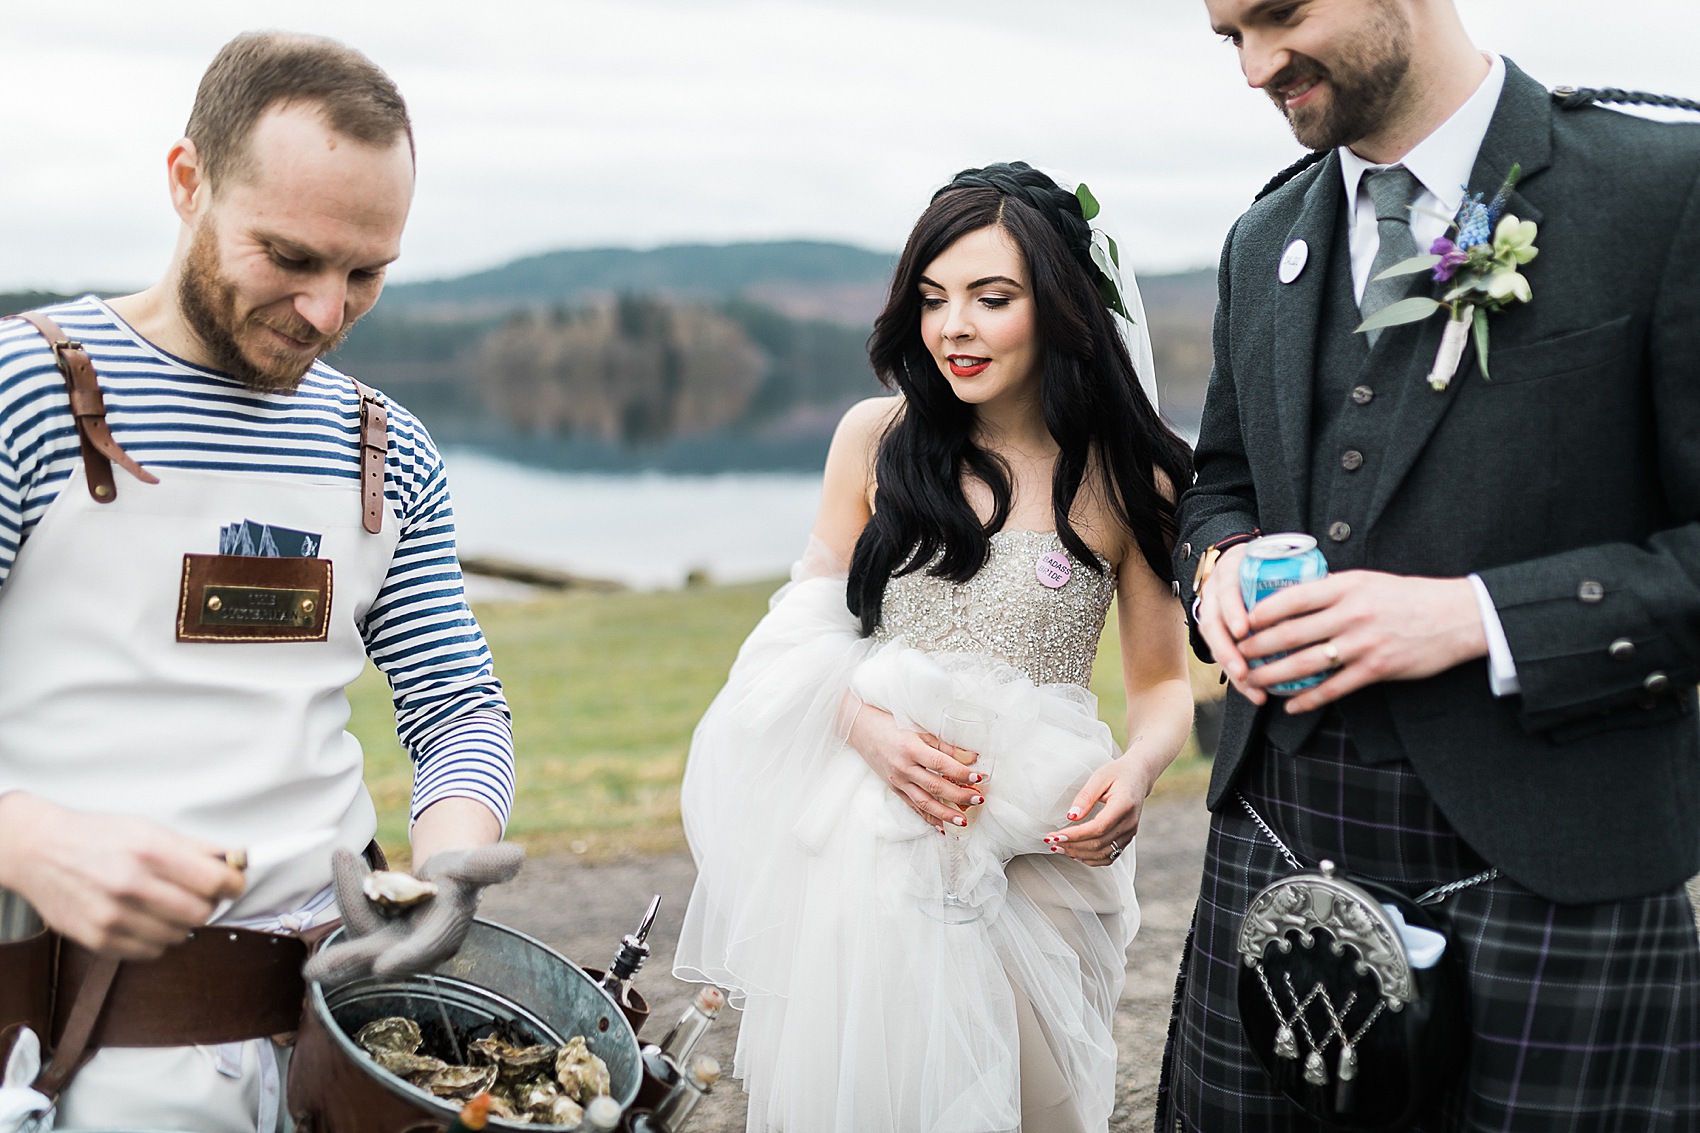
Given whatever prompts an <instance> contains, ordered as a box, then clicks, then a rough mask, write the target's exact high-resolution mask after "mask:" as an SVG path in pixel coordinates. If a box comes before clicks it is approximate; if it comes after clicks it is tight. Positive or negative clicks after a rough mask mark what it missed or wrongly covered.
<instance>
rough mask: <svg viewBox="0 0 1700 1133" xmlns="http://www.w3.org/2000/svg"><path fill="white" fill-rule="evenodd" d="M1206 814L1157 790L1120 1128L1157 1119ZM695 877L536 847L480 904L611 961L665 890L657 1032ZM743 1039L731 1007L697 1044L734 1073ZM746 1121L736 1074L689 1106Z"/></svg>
mask: <svg viewBox="0 0 1700 1133" xmlns="http://www.w3.org/2000/svg"><path fill="white" fill-rule="evenodd" d="M1208 821H1209V816H1208V814H1207V813H1206V812H1205V809H1204V804H1203V802H1202V800H1200V799H1198V798H1196V797H1194V796H1191V795H1188V794H1173V795H1159V796H1158V797H1156V798H1154V799H1152V800H1151V801H1150V802H1149V803H1148V804H1147V806H1146V811H1145V818H1144V821H1143V823H1142V825H1141V827H1140V834H1139V850H1138V853H1139V873H1138V877H1137V879H1136V881H1135V886H1136V889H1137V891H1138V894H1139V906H1140V910H1141V913H1142V922H1141V927H1140V930H1139V936H1138V938H1137V939H1136V940H1135V941H1134V943H1133V946H1132V947H1131V948H1130V949H1129V950H1128V955H1129V960H1128V966H1127V974H1128V980H1127V988H1126V990H1125V991H1123V993H1122V999H1121V1005H1120V1007H1119V1008H1118V1009H1117V1011H1116V1026H1115V1033H1116V1043H1117V1045H1118V1047H1119V1048H1120V1050H1121V1067H1120V1072H1119V1080H1118V1082H1117V1087H1116V1092H1117V1104H1116V1111H1115V1114H1114V1116H1113V1117H1112V1118H1111V1121H1110V1128H1111V1130H1112V1131H1113V1133H1130V1131H1133V1130H1141V1131H1143V1130H1147V1129H1150V1128H1151V1120H1152V1106H1153V1103H1154V1102H1155V1100H1156V1094H1157V1069H1158V1063H1159V1060H1160V1059H1161V1058H1162V1054H1163V1038H1164V1034H1165V1032H1166V1029H1167V1027H1168V1020H1169V999H1170V996H1171V995H1172V993H1173V991H1174V982H1175V971H1176V968H1177V967H1178V965H1179V963H1180V952H1181V944H1182V942H1183V941H1184V940H1185V938H1186V929H1187V924H1188V922H1189V920H1190V919H1191V917H1192V903H1193V899H1194V898H1195V897H1196V896H1197V894H1198V880H1199V875H1200V873H1201V872H1202V867H1203V862H1204V836H1205V830H1206V826H1207V825H1208ZM695 877H696V870H695V868H694V867H693V865H692V863H691V858H690V855H689V854H687V853H675V854H664V855H658V856H653V857H644V858H631V859H625V860H616V861H611V862H602V863H590V862H587V861H585V860H584V859H582V858H579V857H576V856H574V855H572V854H570V853H565V854H547V855H539V856H534V857H533V858H531V859H530V860H529V861H528V862H527V863H526V867H525V870H524V871H523V872H522V873H521V874H520V876H519V877H518V878H517V879H516V880H515V881H514V882H513V883H511V884H509V885H504V886H499V887H497V888H495V889H492V890H490V892H489V894H488V895H487V897H486V898H485V900H484V904H483V906H482V908H481V909H480V913H481V915H483V916H486V917H489V918H490V919H492V920H495V921H500V922H501V923H503V924H507V925H512V926H513V927H514V928H517V929H519V930H520V931H521V932H525V933H529V934H531V935H532V936H535V937H537V938H538V939H539V940H542V941H544V942H546V943H548V944H550V945H551V946H553V947H554V948H556V949H558V950H560V951H561V952H562V953H564V954H565V955H567V956H569V957H571V958H572V959H574V960H577V961H578V962H579V963H581V964H585V965H588V966H591V967H605V966H606V965H607V963H608V960H609V958H611V957H612V956H613V954H614V950H615V948H616V947H617V946H618V944H619V940H620V937H621V936H623V935H624V934H626V933H628V932H630V931H632V929H633V928H635V927H636V925H637V921H638V918H639V917H640V916H641V915H642V914H643V909H644V906H645V904H647V902H648V900H649V897H650V895H651V894H652V893H660V894H661V895H662V905H661V915H660V918H659V919H658V921H657V922H656V926H655V929H654V931H653V932H652V933H651V935H650V942H651V944H652V945H653V947H654V952H653V953H652V954H651V955H650V958H649V962H648V964H647V966H646V967H645V968H644V970H643V972H642V974H640V975H639V976H638V979H637V985H638V988H639V990H641V991H642V992H643V993H644V995H645V996H646V997H648V999H649V1001H650V1005H651V1010H652V1015H651V1022H650V1023H649V1025H648V1026H647V1027H646V1028H645V1029H644V1037H645V1038H647V1039H652V1040H655V1039H659V1037H660V1036H661V1035H662V1034H663V1033H665V1032H666V1030H667V1028H668V1027H669V1026H671V1025H672V1023H673V1021H674V1020H675V1019H677V1018H678V1016H679V1015H680V1013H681V1012H683V1011H684V1009H685V1005H686V1003H687V1002H688V1000H689V997H690V995H691V992H692V989H693V987H694V985H686V984H681V983H678V982H677V981H675V980H674V979H673V978H672V977H671V976H670V975H669V973H670V972H671V970H672V966H673V943H674V942H675V941H676V940H678V937H679V925H680V922H681V921H682V919H683V916H684V911H685V901H686V899H687V898H688V897H689V896H690V892H691V885H692V883H693V881H694V880H695ZM736 1040H737V1014H736V1013H735V1012H732V1011H727V1012H725V1013H724V1014H723V1015H722V1016H721V1018H720V1020H719V1021H718V1022H717V1023H716V1024H715V1026H714V1027H713V1028H712V1029H711V1030H710V1031H709V1032H708V1035H707V1036H706V1037H705V1038H704V1039H703V1042H702V1046H701V1050H702V1051H703V1053H705V1054H711V1055H713V1056H714V1057H716V1058H718V1059H719V1060H720V1064H721V1065H722V1066H723V1067H726V1068H727V1070H728V1071H730V1069H731V1066H732V1049H733V1046H734V1044H735V1042H736ZM743 1128H744V1095H743V1093H742V1091H741V1090H740V1089H739V1088H738V1085H737V1083H736V1082H734V1081H732V1080H730V1079H728V1080H727V1081H726V1082H724V1083H723V1084H722V1085H721V1087H720V1088H719V1089H717V1090H716V1091H715V1092H714V1094H713V1096H711V1097H710V1098H709V1099H708V1100H707V1101H706V1102H704V1104H703V1105H702V1107H700V1108H699V1109H698V1110H697V1112H696V1114H694V1115H692V1119H691V1122H690V1126H689V1129H690V1133H739V1131H741V1130H742V1129H743Z"/></svg>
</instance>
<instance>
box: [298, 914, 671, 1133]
mask: <svg viewBox="0 0 1700 1133" xmlns="http://www.w3.org/2000/svg"><path fill="white" fill-rule="evenodd" d="M341 936H342V930H341V929H338V930H337V931H336V932H334V933H332V934H331V935H330V936H328V937H327V938H326V939H325V944H324V946H325V947H327V948H328V947H330V946H331V945H333V944H335V943H336V942H337V941H338V940H339V939H341ZM389 1015H405V1016H407V1017H409V1018H411V1019H413V1020H415V1021H416V1022H418V1023H419V1025H420V1027H421V1029H422V1030H423V1031H424V1032H425V1034H426V1036H427V1045H430V1044H431V1042H432V1039H433V1037H434V1036H441V1035H442V1034H443V1033H444V1032H458V1033H460V1034H464V1033H465V1032H466V1031H467V1030H471V1029H474V1028H477V1027H479V1026H484V1025H489V1024H492V1023H498V1022H499V1023H504V1024H512V1029H513V1031H514V1032H515V1033H516V1036H517V1037H518V1038H520V1039H522V1040H523V1041H527V1042H550V1043H562V1042H565V1041H566V1040H567V1039H568V1038H570V1037H572V1036H573V1035H583V1036H584V1038H585V1041H586V1043H587V1044H588V1045H589V1047H590V1049H591V1052H592V1053H594V1054H595V1055H597V1056H598V1057H599V1058H601V1059H602V1060H603V1061H604V1062H606V1063H607V1064H608V1076H609V1079H610V1082H611V1091H610V1092H611V1093H612V1094H613V1096H614V1099H615V1100H616V1101H618V1102H619V1103H620V1105H621V1106H622V1107H624V1106H629V1105H631V1103H632V1101H633V1100H634V1099H635V1098H636V1097H637V1092H638V1086H639V1084H640V1082H641V1081H642V1077H643V1062H642V1060H641V1059H640V1057H639V1055H638V1044H637V1036H636V1035H635V1034H634V1033H633V1031H632V1028H631V1024H629V1023H628V1022H627V1021H626V1018H625V1016H624V1015H623V1014H622V1013H621V1011H620V1008H619V1006H618V1005H617V1004H616V1003H615V1002H614V1000H613V998H612V997H611V996H609V995H608V993H607V992H605V991H603V990H602V989H601V988H600V987H598V986H597V985H596V983H595V982H594V981H593V980H592V979H591V978H590V977H589V976H587V975H585V973H584V970H583V969H581V968H580V967H579V966H578V965H576V964H574V963H573V962H572V961H571V960H568V959H567V958H566V957H564V956H562V955H561V954H560V953H558V952H556V951H555V950H554V949H552V948H550V947H548V946H547V945H545V944H542V943H540V942H538V941H536V940H533V939H532V938H531V937H529V936H526V935H525V934H524V933H520V932H515V931H514V930H513V929H511V928H507V927H504V926H502V925H499V924H495V923H493V922H491V921H484V920H479V921H475V922H474V923H473V926H472V931H471V932H470V933H469V934H468V935H467V938H466V942H465V943H464V944H463V945H461V948H460V951H459V952H458V953H457V954H456V955H455V956H454V957H453V958H452V959H449V960H447V961H445V962H444V963H443V964H441V965H440V966H438V968H437V969H436V971H435V972H434V973H433V974H431V975H430V976H408V977H402V978H389V979H379V978H373V979H366V980H358V981H356V982H354V983H351V984H348V985H346V986H344V987H340V988H337V989H336V990H334V991H330V992H327V991H326V990H325V989H324V987H322V986H321V985H319V984H314V985H312V986H311V987H310V988H308V991H307V1003H306V1012H305V1015H304V1017H303V1020H302V1029H301V1034H300V1037H299V1039H298V1041H297V1043H296V1047H295V1052H294V1057H293V1059H292V1060H291V1065H290V1073H289V1110H290V1115H291V1116H292V1117H293V1118H294V1120H295V1122H296V1126H297V1128H298V1129H300V1130H302V1131H303V1133H308V1131H311V1133H426V1131H429V1130H441V1129H446V1128H447V1126H448V1125H449V1123H450V1122H451V1121H453V1120H454V1118H455V1116H456V1114H457V1112H458V1110H457V1108H456V1107H455V1106H453V1105H452V1104H451V1103H448V1102H444V1101H442V1100H440V1099H438V1098H436V1097H433V1096H432V1095H431V1094H429V1093H427V1092H425V1091H424V1090H421V1089H420V1088H418V1087H417V1086H414V1085H412V1084H411V1083H409V1082H407V1081H405V1080H404V1079H401V1078H398V1077H396V1076H394V1075H392V1074H389V1073H387V1072H386V1071H384V1070H382V1069H380V1068H379V1067H378V1064H377V1063H375V1062H373V1061H372V1060H371V1059H370V1058H369V1057H368V1056H367V1055H366V1053H365V1051H363V1050H361V1049H360V1047H359V1046H357V1045H356V1044H355V1042H354V1034H355V1032H356V1031H358V1030H359V1029H360V1028H361V1027H362V1026H364V1025H365V1024H366V1023H369V1022H371V1021H372V1020H373V1019H379V1018H383V1017H385V1016H389ZM491 1125H492V1126H496V1127H502V1128H520V1126H518V1125H510V1123H508V1122H505V1121H501V1120H499V1119H492V1121H491ZM525 1128H531V1129H539V1128H542V1129H547V1128H560V1127H559V1126H555V1127H551V1126H538V1125H531V1126H526V1127H525Z"/></svg>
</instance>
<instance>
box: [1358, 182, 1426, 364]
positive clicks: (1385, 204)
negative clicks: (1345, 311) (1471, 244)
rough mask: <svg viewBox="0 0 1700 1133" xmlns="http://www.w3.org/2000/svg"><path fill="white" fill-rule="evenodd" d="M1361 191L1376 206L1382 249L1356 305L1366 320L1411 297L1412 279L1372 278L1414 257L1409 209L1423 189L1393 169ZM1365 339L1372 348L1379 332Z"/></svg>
mask: <svg viewBox="0 0 1700 1133" xmlns="http://www.w3.org/2000/svg"><path fill="white" fill-rule="evenodd" d="M1364 188H1365V190H1367V191H1368V193H1369V199H1370V200H1371V201H1373V202H1374V203H1375V228H1376V232H1377V233H1378V234H1379V235H1380V237H1381V247H1380V249H1379V250H1377V251H1376V253H1375V262H1374V263H1373V264H1371V265H1370V269H1369V283H1368V285H1367V286H1365V287H1364V297H1363V298H1362V299H1361V300H1359V302H1358V311H1359V313H1361V314H1362V315H1363V317H1364V318H1366V319H1367V318H1369V317H1370V316H1371V315H1373V314H1375V313H1376V312H1377V311H1379V310H1381V309H1382V308H1383V307H1386V306H1388V305H1389V304H1392V303H1396V302H1398V301H1399V300H1400V299H1403V298H1405V297H1406V296H1407V295H1409V294H1410V290H1411V280H1412V278H1413V277H1412V276H1408V275H1399V276H1394V277H1393V278H1392V279H1383V280H1379V281H1378V280H1377V279H1376V278H1375V277H1376V276H1378V275H1380V274H1381V273H1382V272H1384V271H1386V270H1387V269H1388V268H1390V267H1392V266H1393V265H1394V264H1397V263H1400V262H1401V261H1404V260H1408V259H1410V258H1411V257H1412V256H1414V255H1416V254H1417V241H1416V238H1415V237H1414V236H1412V235H1411V205H1412V204H1413V203H1414V202H1415V201H1416V199H1417V197H1418V196H1420V195H1421V194H1422V191H1423V186H1422V182H1421V181H1418V180H1417V179H1416V178H1415V177H1414V176H1412V175H1411V171H1410V170H1408V169H1406V168H1405V167H1404V166H1403V165H1395V166H1394V167H1393V168H1391V169H1383V170H1381V171H1380V172H1379V173H1371V174H1370V175H1369V176H1368V177H1366V178H1364ZM1367 336H1368V338H1369V344H1370V346H1372V347H1373V346H1374V345H1375V343H1376V340H1377V339H1378V338H1380V337H1381V332H1380V331H1378V330H1372V331H1368V332H1367Z"/></svg>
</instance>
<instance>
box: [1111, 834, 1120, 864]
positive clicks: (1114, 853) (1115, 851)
mask: <svg viewBox="0 0 1700 1133" xmlns="http://www.w3.org/2000/svg"><path fill="white" fill-rule="evenodd" d="M1121 856H1122V848H1121V847H1120V846H1118V845H1116V840H1115V839H1114V838H1111V839H1110V860H1111V861H1115V860H1116V859H1117V858H1119V857H1121Z"/></svg>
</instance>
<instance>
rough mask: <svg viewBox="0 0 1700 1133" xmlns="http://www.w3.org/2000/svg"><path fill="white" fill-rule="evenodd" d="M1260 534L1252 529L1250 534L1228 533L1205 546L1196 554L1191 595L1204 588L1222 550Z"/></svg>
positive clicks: (1197, 593) (1195, 595)
mask: <svg viewBox="0 0 1700 1133" xmlns="http://www.w3.org/2000/svg"><path fill="white" fill-rule="evenodd" d="M1262 534H1263V533H1262V532H1261V531H1256V530H1254V531H1252V532H1251V533H1250V534H1245V533H1241V534H1239V535H1230V536H1228V537H1227V538H1226V539H1223V540H1221V541H1219V542H1216V543H1212V544H1210V546H1208V547H1206V548H1205V550H1204V553H1203V554H1202V555H1200V556H1198V569H1197V570H1195V571H1193V573H1192V594H1193V597H1194V598H1197V597H1198V595H1199V592H1200V591H1202V590H1203V589H1204V584H1205V583H1206V582H1208V581H1210V574H1211V572H1212V571H1214V570H1215V569H1216V560H1217V559H1220V558H1221V557H1222V552H1224V551H1226V550H1228V549H1230V548H1232V547H1237V546H1239V545H1240V544H1241V543H1249V542H1251V541H1252V540H1253V539H1256V538H1259V537H1260V536H1261V535H1262Z"/></svg>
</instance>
